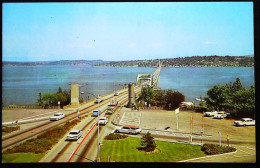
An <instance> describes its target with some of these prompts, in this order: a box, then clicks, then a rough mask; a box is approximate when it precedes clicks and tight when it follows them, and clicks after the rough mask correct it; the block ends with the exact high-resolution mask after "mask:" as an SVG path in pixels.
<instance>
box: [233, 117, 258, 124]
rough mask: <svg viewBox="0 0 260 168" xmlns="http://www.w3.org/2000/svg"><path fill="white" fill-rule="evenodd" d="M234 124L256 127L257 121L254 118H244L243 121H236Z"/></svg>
mask: <svg viewBox="0 0 260 168" xmlns="http://www.w3.org/2000/svg"><path fill="white" fill-rule="evenodd" d="M234 124H235V125H237V126H249V125H255V120H253V119H252V118H242V119H241V121H234Z"/></svg>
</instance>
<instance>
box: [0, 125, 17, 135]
mask: <svg viewBox="0 0 260 168" xmlns="http://www.w3.org/2000/svg"><path fill="white" fill-rule="evenodd" d="M19 129H20V126H16V127H3V128H2V132H5V133H10V132H13V131H16V130H19Z"/></svg>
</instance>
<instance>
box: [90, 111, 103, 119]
mask: <svg viewBox="0 0 260 168" xmlns="http://www.w3.org/2000/svg"><path fill="white" fill-rule="evenodd" d="M100 114H101V111H100V110H94V111H93V113H92V115H91V117H98V115H100Z"/></svg>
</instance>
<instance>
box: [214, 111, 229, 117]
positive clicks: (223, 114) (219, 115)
mask: <svg viewBox="0 0 260 168" xmlns="http://www.w3.org/2000/svg"><path fill="white" fill-rule="evenodd" d="M229 115H230V113H226V112H225V111H219V112H218V113H217V114H215V115H214V117H213V118H216V119H223V118H226V117H227V116H229Z"/></svg>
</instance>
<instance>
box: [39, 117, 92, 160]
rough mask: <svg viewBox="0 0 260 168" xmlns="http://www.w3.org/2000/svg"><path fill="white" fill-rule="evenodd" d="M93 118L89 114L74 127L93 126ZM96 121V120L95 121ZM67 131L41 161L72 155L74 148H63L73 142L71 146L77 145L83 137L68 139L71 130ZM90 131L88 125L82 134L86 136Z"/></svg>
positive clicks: (80, 128)
mask: <svg viewBox="0 0 260 168" xmlns="http://www.w3.org/2000/svg"><path fill="white" fill-rule="evenodd" d="M92 119H93V118H92V117H90V116H88V117H86V118H84V119H83V120H81V122H80V123H79V124H77V125H76V126H74V127H73V128H72V129H70V130H73V129H79V130H82V129H83V128H84V127H85V125H87V124H89V127H90V126H91V123H90V122H91V120H92ZM93 123H94V122H93ZM70 130H68V131H67V133H66V134H65V135H64V136H63V138H61V139H60V140H59V142H58V143H57V144H56V145H55V146H54V147H53V148H52V149H51V150H50V151H48V153H47V154H46V155H45V156H44V157H43V159H41V162H52V161H58V162H60V161H61V160H60V159H59V158H62V157H61V156H62V155H63V154H64V155H71V154H72V152H71V151H72V149H69V148H67V149H66V150H63V149H64V148H65V146H66V145H67V144H68V143H69V142H72V144H73V145H71V146H70V148H71V147H72V148H73V146H75V144H77V143H78V142H80V140H81V139H82V138H80V139H79V140H77V141H66V138H67V135H68V133H69V131H70ZM87 131H88V128H87V127H86V128H85V129H83V134H82V136H84V135H85V134H86V132H87ZM82 136H81V137H82ZM57 156H59V158H56V159H54V158H55V157H57Z"/></svg>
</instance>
